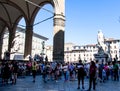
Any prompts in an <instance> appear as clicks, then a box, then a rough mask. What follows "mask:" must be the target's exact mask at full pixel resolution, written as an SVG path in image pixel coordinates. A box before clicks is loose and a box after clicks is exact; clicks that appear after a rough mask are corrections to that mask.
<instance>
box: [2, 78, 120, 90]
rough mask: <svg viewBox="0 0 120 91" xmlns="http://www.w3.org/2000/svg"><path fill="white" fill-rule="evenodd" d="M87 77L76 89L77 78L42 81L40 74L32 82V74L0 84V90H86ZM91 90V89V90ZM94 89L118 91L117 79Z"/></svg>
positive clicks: (118, 83)
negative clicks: (82, 85)
mask: <svg viewBox="0 0 120 91" xmlns="http://www.w3.org/2000/svg"><path fill="white" fill-rule="evenodd" d="M88 82H89V81H88V79H85V89H84V90H82V89H79V90H78V89H77V80H76V81H68V82H64V80H62V79H61V80H59V81H58V82H55V81H47V83H44V82H43V81H42V78H41V76H37V77H36V82H35V83H33V82H32V76H27V77H25V78H18V80H17V84H16V85H11V84H8V85H4V86H3V85H1V84H0V91H86V90H87V89H88V85H89V83H88ZM91 91H92V90H91ZM96 91H120V82H119V81H110V80H109V81H107V82H106V83H98V84H97V88H96Z"/></svg>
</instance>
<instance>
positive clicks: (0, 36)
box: [0, 33, 3, 59]
mask: <svg viewBox="0 0 120 91" xmlns="http://www.w3.org/2000/svg"><path fill="white" fill-rule="evenodd" d="M2 45H3V33H1V34H0V59H2Z"/></svg>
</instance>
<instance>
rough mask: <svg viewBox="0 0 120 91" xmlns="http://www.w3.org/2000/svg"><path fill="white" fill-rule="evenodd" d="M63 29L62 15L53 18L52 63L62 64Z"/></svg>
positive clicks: (63, 18)
mask: <svg viewBox="0 0 120 91" xmlns="http://www.w3.org/2000/svg"><path fill="white" fill-rule="evenodd" d="M64 27H65V17H64V16H63V15H62V14H55V16H54V38H53V61H57V62H64Z"/></svg>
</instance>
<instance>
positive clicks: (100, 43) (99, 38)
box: [97, 31, 105, 53]
mask: <svg viewBox="0 0 120 91" xmlns="http://www.w3.org/2000/svg"><path fill="white" fill-rule="evenodd" d="M97 42H98V44H97V47H98V53H104V48H103V46H104V45H105V44H104V35H103V33H102V32H101V31H98V35H97Z"/></svg>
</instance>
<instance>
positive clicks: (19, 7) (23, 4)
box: [0, 0, 54, 32]
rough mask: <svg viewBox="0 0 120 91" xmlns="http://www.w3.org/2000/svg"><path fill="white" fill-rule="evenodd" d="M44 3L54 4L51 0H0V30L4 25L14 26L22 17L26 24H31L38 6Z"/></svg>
mask: <svg viewBox="0 0 120 91" xmlns="http://www.w3.org/2000/svg"><path fill="white" fill-rule="evenodd" d="M31 2H33V4H32V3H31ZM46 3H51V5H54V4H53V0H0V12H1V14H0V32H1V31H2V30H3V29H4V28H5V27H8V28H14V27H15V26H16V25H17V24H18V22H19V20H20V19H21V18H22V17H24V19H25V21H26V24H29V23H30V24H32V23H33V22H34V19H35V16H36V14H37V12H38V10H39V9H40V8H41V7H38V6H43V5H44V4H46ZM34 4H36V5H34ZM37 5H38V6H37Z"/></svg>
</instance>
